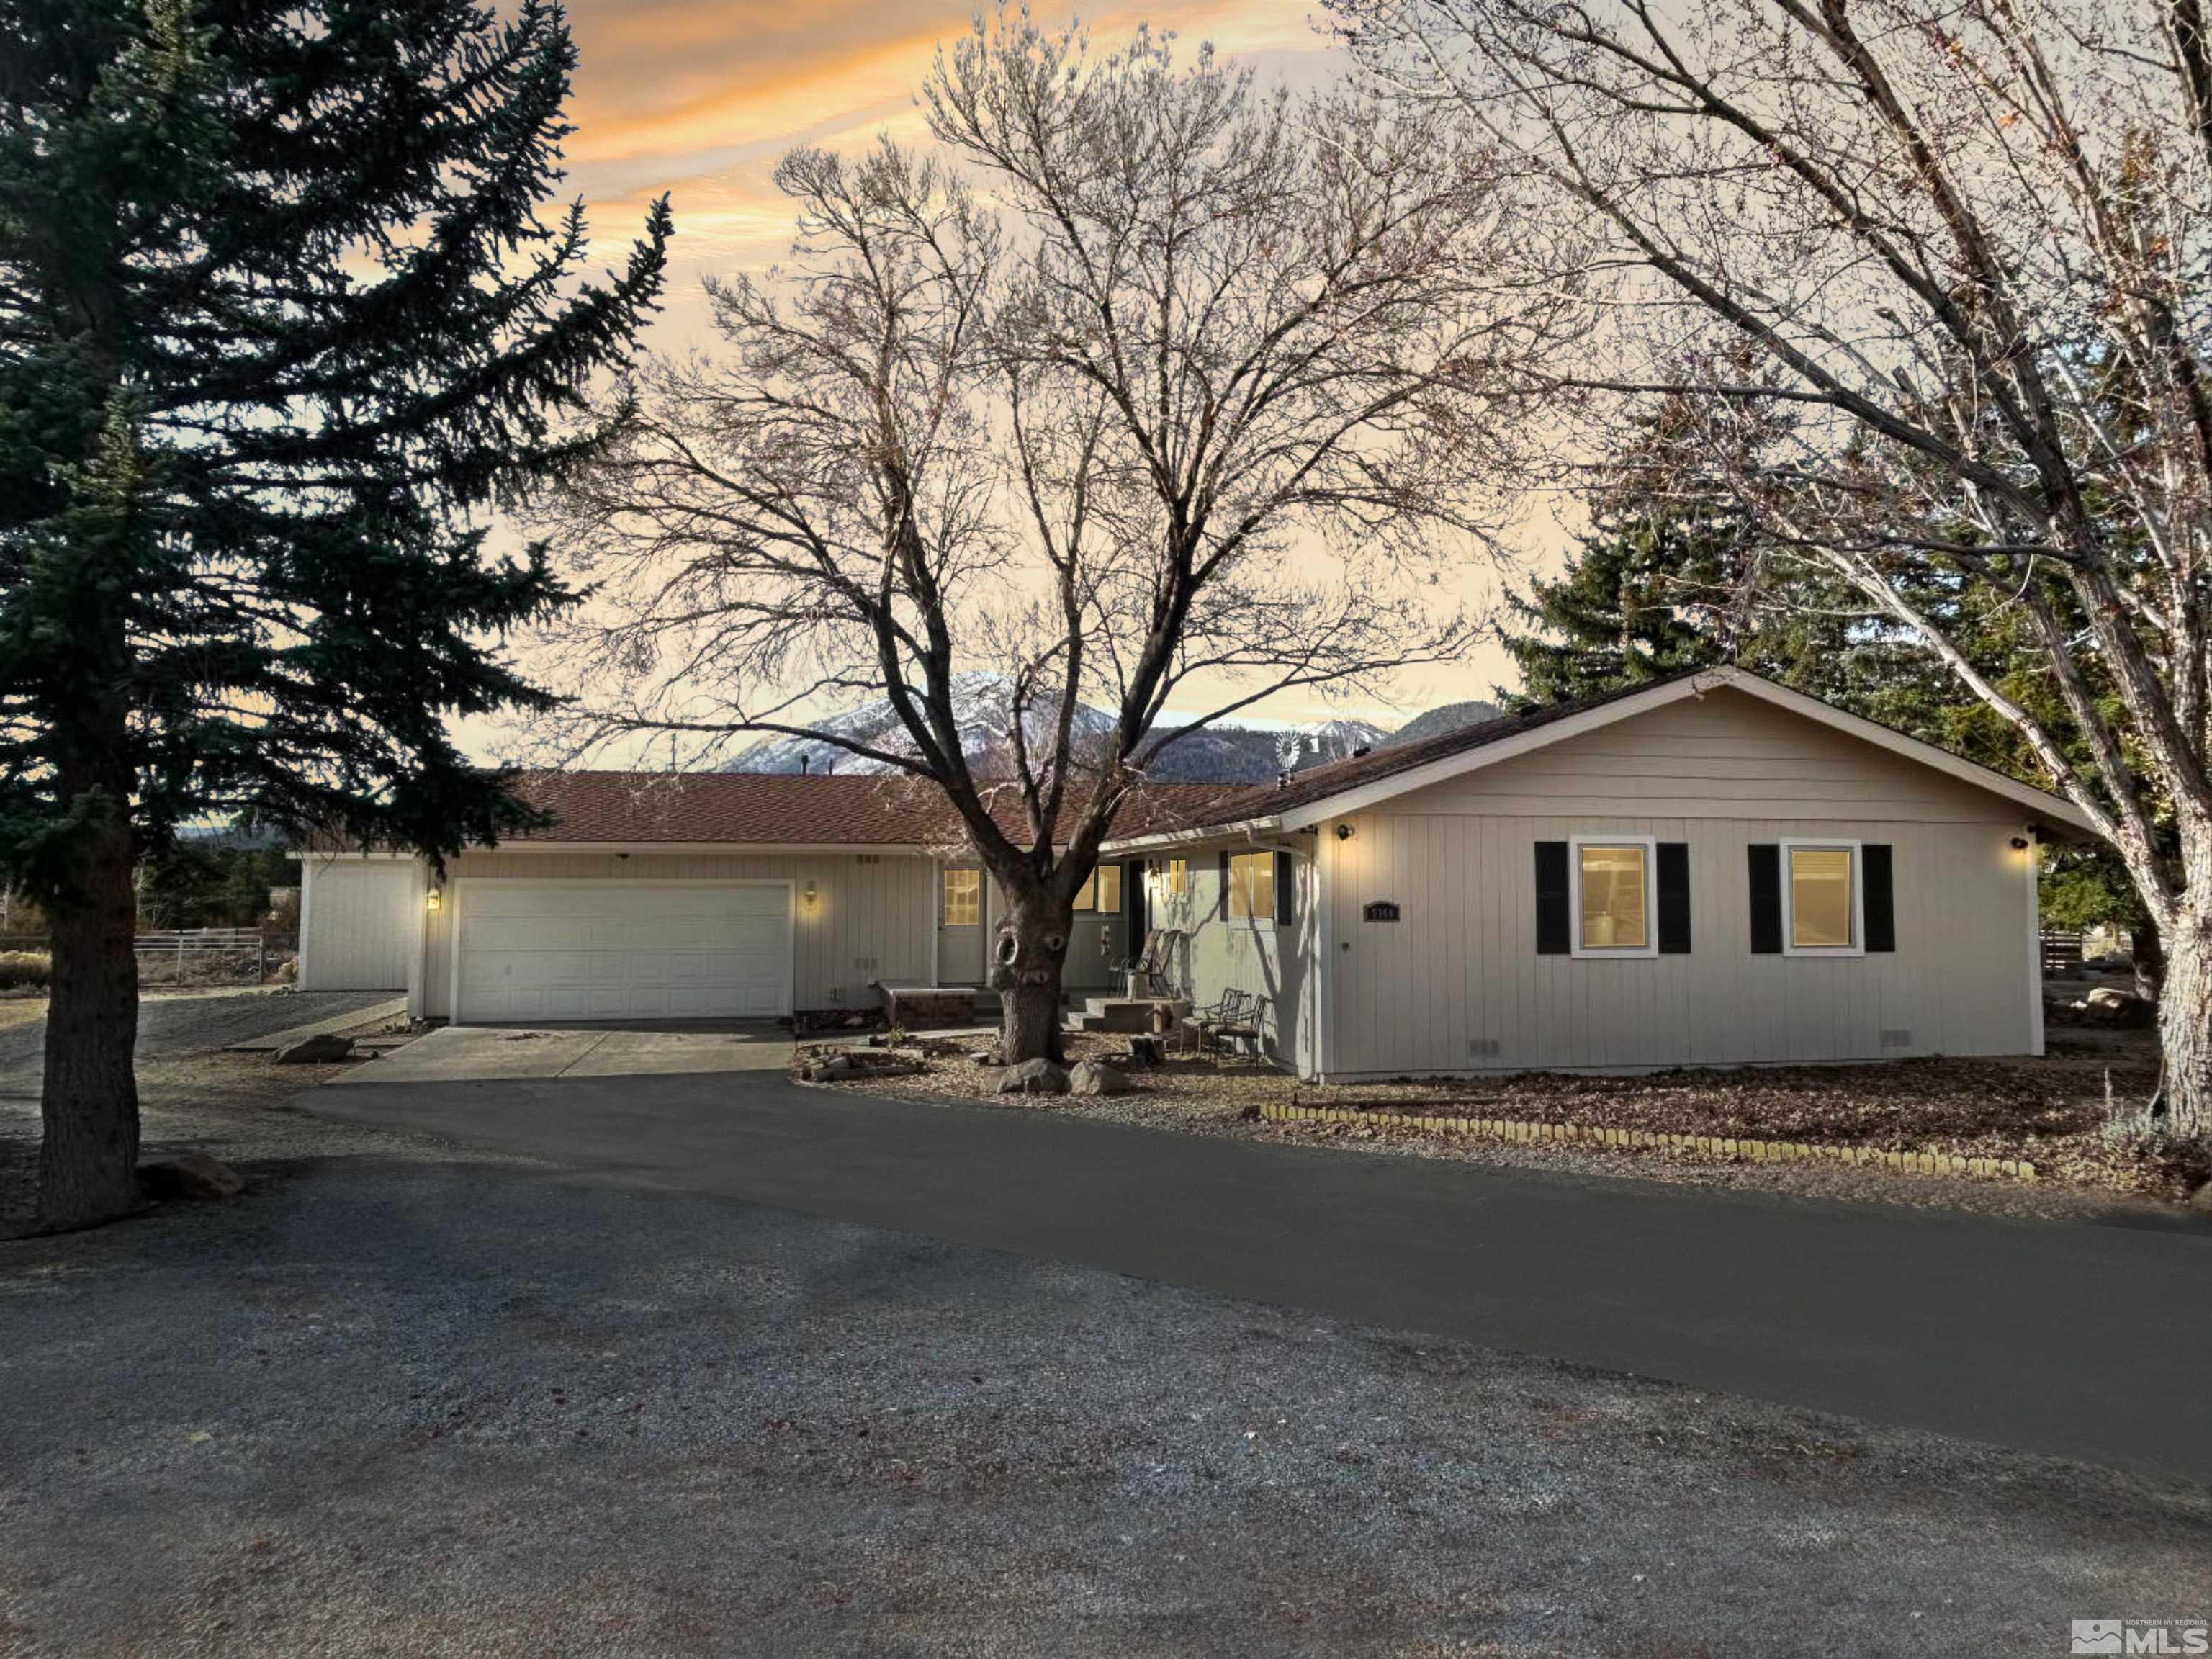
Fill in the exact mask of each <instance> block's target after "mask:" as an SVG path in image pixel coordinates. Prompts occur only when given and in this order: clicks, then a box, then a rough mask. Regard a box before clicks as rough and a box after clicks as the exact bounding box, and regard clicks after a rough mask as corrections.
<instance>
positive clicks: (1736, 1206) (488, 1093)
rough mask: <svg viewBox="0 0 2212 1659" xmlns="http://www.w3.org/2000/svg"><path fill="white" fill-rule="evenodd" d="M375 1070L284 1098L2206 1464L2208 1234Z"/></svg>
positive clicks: (2211, 1354) (1257, 1293) (1026, 1122)
mask: <svg viewBox="0 0 2212 1659" xmlns="http://www.w3.org/2000/svg"><path fill="white" fill-rule="evenodd" d="M417 1046H418V1047H419V1046H420V1045H417ZM394 1063H395V1062H392V1061H380V1062H378V1063H377V1065H376V1066H372V1067H370V1068H368V1071H367V1072H365V1073H356V1074H354V1078H353V1079H352V1080H351V1086H346V1087H336V1088H325V1089H321V1090H318V1091H313V1092H312V1093H310V1094H308V1095H306V1096H304V1097H301V1104H302V1105H303V1106H304V1107H305V1108H307V1109H308V1110H311V1111H314V1112H318V1113H322V1114H325V1115H331V1116H336V1117H341V1118H348V1119H353V1120H357V1121H365V1122H370V1123H375V1124H380V1125H388V1126H395V1127H408V1128H413V1129H419V1130H426V1131H429V1132H431V1133H436V1134H441V1135H445V1136H448V1137H452V1138H455V1139H463V1140H466V1141H471V1142H477V1143H481V1144H484V1145H488V1146H498V1147H501V1148H504V1149H507V1150H510V1151H514V1152H524V1153H528V1154H532V1155H534V1156H537V1157H540V1158H546V1159H550V1160H552V1161H554V1162H556V1163H558V1164H562V1165H564V1166H567V1167H568V1168H570V1169H572V1170H577V1171H580V1172H585V1173H586V1176H587V1177H589V1178H595V1179H615V1180H618V1181H621V1182H624V1183H626V1184H634V1183H636V1182H647V1183H649V1184H653V1185H659V1186H665V1187H672V1188H686V1189H690V1190H694V1191H700V1192H707V1193H714V1194H722V1195H725V1196H727V1197H731V1198H737V1199H744V1200H750V1201H753V1202H757V1203H762V1204H769V1205H775V1206H780V1207H782V1208H787V1209H793V1210H799V1211H805V1212H812V1213H815V1214H819V1215H827V1216H833V1217H837V1218H842V1219H845V1220H850V1221H858V1222H863V1223H867V1224H869V1225H875V1226H879V1227H884V1228H891V1229H896V1230H899V1231H906V1232H911V1233H922V1234H927V1235H930V1236H933V1237H939V1238H944V1239H949V1240H952V1241H955V1242H957V1243H970V1244H982V1245H988V1246H992V1247H994V1248H997V1249H1005V1250H1010V1251H1014V1252H1017V1253H1018V1254H1021V1255H1028V1256H1033V1257H1041V1258H1044V1259H1048V1260H1054V1261H1067V1262H1075V1263H1080V1264H1084V1265H1088V1266H1092V1267H1107V1268H1110V1269H1113V1270H1115V1271H1117V1272H1120V1273H1129V1274H1133V1275H1136V1276H1139V1277H1141V1278H1146V1279H1158V1280H1163V1281H1165V1282H1168V1283H1172V1284H1177V1285H1189V1286H1193V1287H1195V1288H1199V1289H1203V1290H1209V1291H1219V1292H1224V1293H1226V1294H1229V1295H1232V1296H1237V1297H1246V1298H1249V1299H1253V1300H1257V1301H1263V1302H1270V1303H1275V1304H1281V1305H1285V1306H1290V1307H1297V1308H1306V1309H1311V1310H1316V1311H1319V1312H1322V1313H1326V1314H1329V1315H1333V1316H1339V1317H1344V1318H1351V1319H1356V1320H1359V1321H1363V1322H1369V1323H1372V1324H1379V1325H1384V1326H1391V1327H1396V1328H1404V1329H1410V1330H1417V1331H1432V1332H1436V1333H1438V1334H1443V1335H1447V1336H1452V1337H1459V1338H1464V1339H1468V1340H1474V1341H1476V1342H1480V1343H1483V1344H1486V1345H1487V1346H1492V1347H1498V1348H1504V1349H1510V1350H1515V1351H1518V1352H1528V1353H1534V1354H1541V1355H1544V1356H1546V1357H1548V1358H1557V1359H1564V1360H1569V1361H1573V1362H1577V1363H1580V1364H1589V1365H1595V1366H1601V1367H1605V1368H1607V1369H1610V1370H1623V1371H1630V1372H1635V1373H1639V1374H1642V1375H1645V1376H1656V1377H1662V1378H1665V1379H1668V1380H1669V1381H1673V1382H1676V1383H1687V1384H1690V1385H1692V1386H1694V1387H1703V1388H1711V1389H1723V1390H1726V1391H1728V1392H1730V1393H1734V1394H1738V1395H1749V1396H1752V1397H1754V1398H1761V1399H1767V1400H1774V1401H1784V1402H1786V1403H1789V1404H1791V1405H1796V1406H1802V1407H1813V1408H1814V1409H1818V1410H1826V1411H1833V1412H1838V1413H1845V1414H1848V1415H1850V1416H1855V1417H1862V1418H1866V1419H1871V1420H1874V1421H1876V1422H1882V1423H1891V1424H1899V1425H1908V1426H1912V1427H1919V1428H1927V1429H1935V1430H1939V1431H1944V1432H1947V1433H1952V1434H1959V1435H1965V1436H1967V1437H1975V1438H1980V1439H1985V1440H1990V1441H1994V1442H1996V1443H2000V1444H2006V1445H2011V1446H2016V1447H2022V1448H2026V1449H2033V1450H2039V1451H2044V1452H2051V1453H2057V1454H2060V1455H2068V1456H2075V1457H2081V1458H2087V1459H2091V1460H2094V1461H2100V1462H2112V1463H2116V1464H2120V1465H2124V1466H2130V1467H2135V1468H2143V1469H2149V1470H2155V1471H2159V1472H2162V1473H2165V1474H2180V1475H2183V1476H2185V1477H2188V1478H2191V1479H2197V1480H2205V1479H2212V1412H2208V1411H2206V1410H2205V1409H2204V1389H2205V1383H2206V1379H2207V1378H2208V1377H2212V1320H2207V1319H2206V1318H2204V1317H2203V1309H2204V1306H2205V1297H2206V1290H2207V1287H2208V1285H2212V1229H2205V1228H2201V1227H2192V1226H2190V1225H2186V1224H2177V1225H2176V1226H2174V1227H2172V1228H2171V1229H2142V1228H2122V1227H2112V1226H2097V1225H2083V1224H2055V1223H2039V1222H2025V1221H2012V1220H1996V1219H1990V1218H1982V1217H1976V1216H1967V1215H1961V1214H1955V1213H1949V1212H1929V1211H1909V1210H1905V1209H1902V1208H1893V1207H1890V1206H1877V1205H1857V1206H1853V1205H1829V1204H1820V1203H1814V1202H1808V1201H1803V1200H1789V1199H1780V1198H1775V1197H1771V1196H1768V1195H1765V1194H1743V1193H1733V1192H1723V1191H1715V1190H1712V1189H1710V1188H1692V1187H1678V1186H1670V1185H1667V1184H1664V1183H1662V1182H1642V1181H1623V1180H1608V1179H1603V1178H1598V1177H1575V1176H1557V1175H1550V1174H1541V1173H1536V1172H1530V1171H1522V1170H1497V1169H1485V1168H1482V1167H1480V1166H1477V1165H1472V1164H1456V1163H1449V1162H1443V1161H1429V1160H1423V1159H1418V1158H1389V1157H1380V1156H1372V1155H1363V1154H1358V1153H1351V1152H1338V1151H1332V1150H1328V1149H1322V1148H1317V1147H1306V1146H1281V1145H1272V1144H1267V1143H1263V1142H1254V1141H1247V1140H1239V1139H1214V1138H1208V1137H1203V1136H1195V1135H1182V1134H1176V1133H1164V1132H1161V1131H1156V1130H1147V1129H1139V1128H1131V1127H1123V1126H1121V1125H1117V1124H1109V1123H1100V1122H1096V1121H1088V1120H1084V1119H1079V1118H1069V1117H1055V1116H1051V1115H1045V1114H1042V1113H1037V1114H1030V1113H1023V1112H1018V1111H1011V1110H998V1111H994V1110H991V1109H970V1108H963V1107H944V1106H924V1105H919V1104H914V1103H905V1102H899V1101H890V1100H882V1099H875V1098H866V1097H854V1096H849V1095H842V1094H838V1093H836V1092H835V1091H828V1090H817V1089H805V1088H802V1087H799V1086H798V1085H793V1084H791V1083H789V1082H788V1081H787V1080H786V1079H784V1078H783V1077H781V1075H776V1074H773V1073H749V1074H745V1075H742V1076H721V1077H715V1078H711V1079H709V1078H696V1077H667V1076H662V1077H644V1076H624V1077H623V1078H621V1079H619V1080H618V1081H617V1080H612V1079H606V1080H600V1079H586V1078H583V1077H581V1076H568V1077H564V1078H557V1079H538V1080H512V1081H503V1082H479V1083H456V1084H438V1083H430V1082H425V1083H421V1084H401V1083H396V1082H395V1081H394V1080H393V1079H394V1073H393V1072H392V1071H391V1070H382V1069H380V1068H382V1067H386V1066H393V1065H394Z"/></svg>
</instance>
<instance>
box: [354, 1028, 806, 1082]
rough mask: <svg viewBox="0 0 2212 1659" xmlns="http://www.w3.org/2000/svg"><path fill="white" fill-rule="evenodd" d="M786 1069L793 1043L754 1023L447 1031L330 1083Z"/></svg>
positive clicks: (775, 1030)
mask: <svg viewBox="0 0 2212 1659" xmlns="http://www.w3.org/2000/svg"><path fill="white" fill-rule="evenodd" d="M790 1064H791V1039H790V1037H789V1036H787V1035H786V1034H785V1033H784V1032H783V1030H781V1028H780V1027H778V1026H776V1025H774V1024H764V1023H762V1022H759V1021H752V1022H743V1021H731V1022H729V1023H727V1024H701V1023H698V1022H686V1023H684V1024H669V1025H653V1024H594V1025H531V1026H502V1025H447V1026H441V1028H440V1029H438V1030H435V1031H431V1032H428V1033H426V1034H425V1035H423V1036H419V1037H417V1038H416V1039H415V1041H414V1042H410V1043H408V1044H407V1045H406V1046H405V1047H404V1048H397V1049H394V1050H393V1051H392V1053H390V1054H386V1055H383V1056H381V1057H380V1058H379V1059H377V1060H372V1061H370V1062H369V1063H368V1064H367V1065H364V1066H361V1067H360V1068H358V1069H357V1070H355V1071H351V1072H348V1073H345V1074H344V1075H343V1076H342V1077H340V1078H337V1079H335V1081H337V1083H339V1084H343V1085H356V1084H362V1083H376V1084H401V1083H405V1084H428V1085H445V1084H454V1083H490V1082H498V1081H501V1080H503V1079H513V1078H568V1077H573V1078H611V1077H669V1076H680V1075H684V1074H690V1073H713V1072H774V1073H778V1074H781V1073H783V1072H784V1071H785V1070H787V1068H788V1066H790Z"/></svg>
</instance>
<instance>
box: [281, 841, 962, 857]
mask: <svg viewBox="0 0 2212 1659" xmlns="http://www.w3.org/2000/svg"><path fill="white" fill-rule="evenodd" d="M483 853H630V854H639V853H666V854H681V855H684V856H686V857H692V856H696V855H697V854H702V853H721V854H737V855H740V856H743V857H745V858H774V857H779V856H791V855H796V854H804V855H805V856H807V857H810V858H818V857H834V856H836V855H838V854H861V855H864V856H866V857H871V858H875V857H882V856H884V855H886V854H888V855H890V856H891V857H894V858H907V859H925V858H929V857H931V856H933V854H932V852H931V849H930V848H927V847H923V846H921V845H919V844H917V843H915V842H865V841H861V842H851V841H836V842H791V841H503V842H500V843H499V844H498V845H497V846H495V847H464V848H461V850H460V851H459V852H458V853H455V854H453V855H452V858H454V859H465V858H468V857H470V856H471V855H473V854H483ZM284 856H285V857H286V858H288V859H292V860H307V859H315V860H322V861H325V862H331V861H335V860H342V859H343V860H369V861H376V860H384V861H386V862H391V861H400V862H405V861H409V860H419V859H420V858H421V857H422V854H419V853H392V852H312V851H311V852H305V853H302V852H290V853H287V854H284ZM448 862H451V860H450V859H449V860H448Z"/></svg>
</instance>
